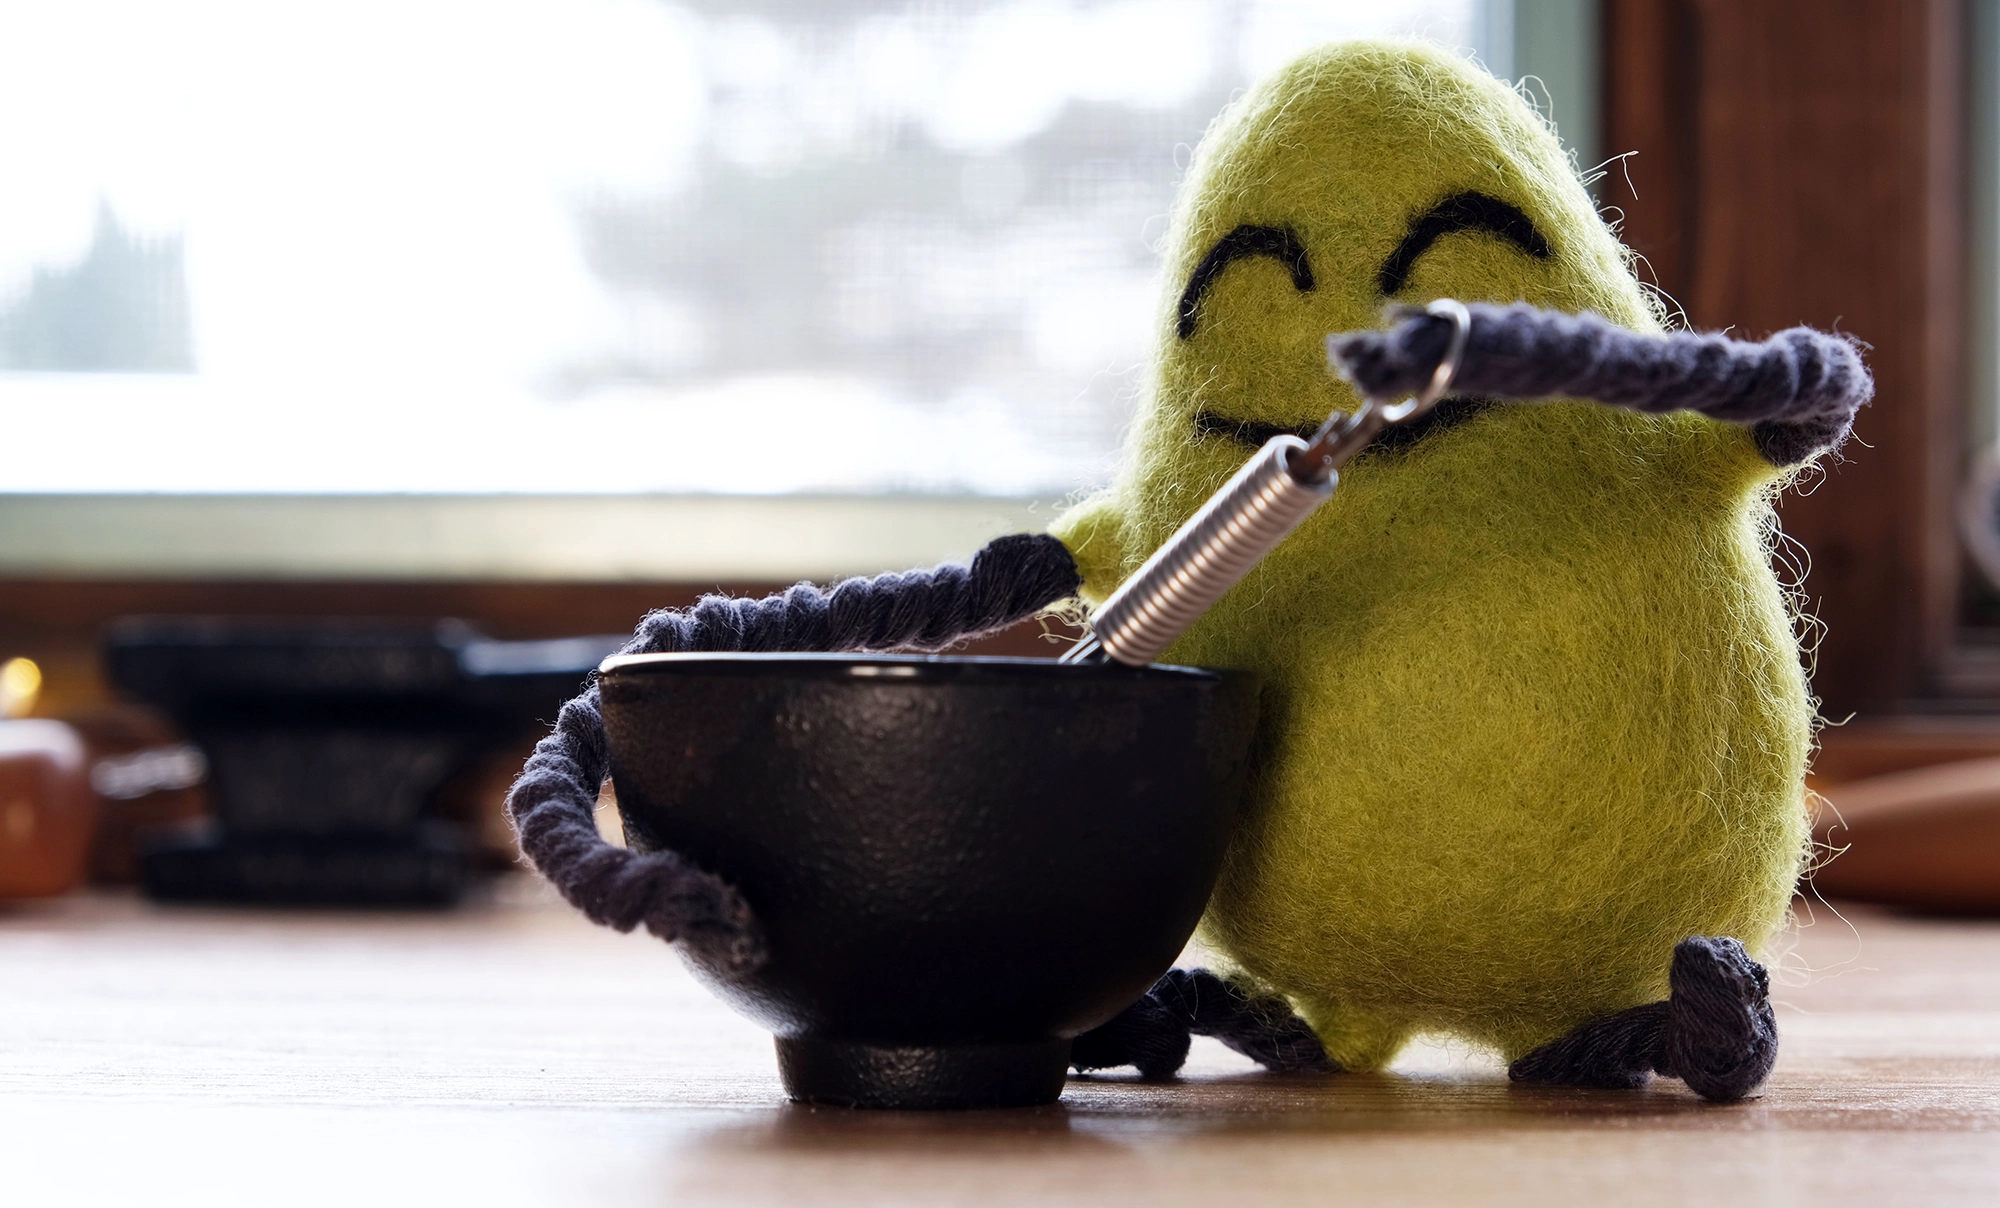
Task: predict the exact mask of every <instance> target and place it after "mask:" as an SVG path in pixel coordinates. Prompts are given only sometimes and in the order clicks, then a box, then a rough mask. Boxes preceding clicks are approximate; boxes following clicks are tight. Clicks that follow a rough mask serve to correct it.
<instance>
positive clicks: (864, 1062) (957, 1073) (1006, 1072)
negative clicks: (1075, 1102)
mask: <svg viewBox="0 0 2000 1208" xmlns="http://www.w3.org/2000/svg"><path fill="white" fill-rule="evenodd" d="M778 1074H779V1077H781V1078H782V1079H783V1080H784V1083H785V1093H786V1094H787V1095H790V1096H791V1097H792V1098H794V1099H796V1100H798V1101H799V1102H801V1103H824V1104H834V1105H838V1106H842V1107H875V1108H887V1109H892V1110H894V1109H900V1110H904V1111H936V1110H940V1109H966V1108H982V1107H989V1108H990V1107H1030V1106H1034V1105H1036V1104H1042V1103H1054V1102H1055V1101H1056V1099H1057V1098H1058V1097H1059V1096H1061V1094H1062V1089H1063V1081H1064V1079H1065V1078H1066V1077H1067V1076H1068V1074H1069V1041H1067V1040H1031V1041H1024V1042H1016V1043H1010V1044H960V1045H939V1046H926V1045H883V1044H864V1043H859V1042H855V1041H844V1040H793V1039H785V1038H783V1037H780V1038H779V1039H778Z"/></svg>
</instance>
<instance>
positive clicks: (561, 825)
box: [507, 533, 1082, 969]
mask: <svg viewBox="0 0 2000 1208" xmlns="http://www.w3.org/2000/svg"><path fill="white" fill-rule="evenodd" d="M1081 585H1082V580H1081V578H1080V577H1079V576H1078V574H1077V570H1076V562H1075V561H1074V560H1073V559H1072V558H1071V557H1070V555H1069V551H1068V550H1067V549H1065V548H1064V547H1063V544H1062V543H1061V542H1060V541H1058V540H1056V539H1055V538H1054V537H1050V536H1047V535H1046V534H1026V533H1021V534H1015V535H1013V536H1008V537H1001V538H999V539H997V540H995V541H993V542H992V543H990V544H988V545H987V546H986V548H984V549H982V550H980V551H979V553H977V554H976V555H974V556H973V559H972V565H971V566H957V565H946V566H940V567H936V568H934V569H932V570H924V571H909V572H906V573H903V574H889V575H877V576H875V577H874V578H872V579H848V580H845V581H843V582H841V583H837V584H835V585H834V586H833V587H832V588H830V589H821V588H817V587H813V586H811V585H810V584H805V583H801V584H799V585H798V586H797V587H794V588H791V589H790V590H788V591H784V592H781V593H779V594H777V595H774V596H768V597H766V598H764V599H761V600H740V599H732V598H730V597H727V596H706V597H703V599H702V600H701V601H700V602H699V603H697V604H696V605H695V606H694V607H693V608H691V609H688V610H687V611H685V612H672V611H661V612H655V613H651V614H648V615H647V617H646V618H645V620H643V621H641V622H640V623H639V629H638V632H637V633H636V634H634V635H633V638H632V640H631V641H630V642H627V643H626V644H625V648H624V650H623V651H622V653H625V654H652V653H659V652H665V651H735V650H749V651H758V650H771V651H824V650H891V649H912V648H914V649H920V650H936V649H941V648H943V647H945V646H948V645H950V644H952V643H953V642H957V641H961V640H963V639H965V638H969V637H974V636H977V635H978V634H981V633H987V632H990V631H992V630H995V629H1000V628H1003V627H1005V626H1007V625H1011V624H1013V623H1014V622H1015V621H1019V620H1021V619H1023V618H1025V617H1030V616H1033V615H1034V614H1035V613H1036V612H1037V611H1038V610H1040V609H1042V608H1044V607H1046V606H1048V605H1050V604H1053V603H1055V602H1056V601H1058V600H1062V599H1066V598H1068V597H1069V596H1073V595H1075V594H1076V592H1077V589H1078V588H1079V587H1080V586H1081ZM599 710H600V705H599V701H598V695H597V689H596V687H594V686H593V687H591V688H590V689H589V690H588V691H586V692H584V693H583V694H582V695H581V696H578V697H577V698H576V699H575V700H572V701H570V702H569V703H568V704H566V705H564V706H563V708H562V712H561V713H559V714H557V716H556V725H555V731H554V732H553V733H551V734H550V735H549V736H548V737H547V738H544V739H543V740H542V741H541V742H539V743H537V744H536V746H535V753H534V754H533V755H532V756H530V757H529V759H528V765H527V767H526V768H524V769H523V770H522V772H521V778H520V779H519V780H517V781H515V782H514V788H513V790H512V791H511V792H509V793H508V795H507V812H508V814H509V815H510V816H511V817H512V818H513V820H514V830H515V834H516V837H517V838H518V839H519V840H520V844H521V851H522V853H523V854H525V855H526V856H527V857H528V859H529V860H530V861H531V862H532V863H533V864H534V866H535V868H536V869H538V870H539V871H540V872H541V874H542V875H543V876H545V877H547V878H548V879H549V880H550V881H551V882H553V883H554V885H555V887H556V889H557V890H559V891H560V892H561V893H562V895H563V897H564V898H566V899H568V901H569V903H570V905H572V906H575V907H576V908H577V909H578V910H581V911H582V912H583V913H584V914H585V915H587V916H589V917H590V919H591V921H592V922H596V923H601V924H603V925H605V926H607V927H614V928H616V929H618V930H619V931H630V930H632V929H633V928H634V927H637V926H640V925H641V924H643V925H644V926H645V928H646V930H648V931H650V932H652V933H653V934H654V935H657V936H659V937H660V938H661V939H663V940H666V941H668V942H669V943H673V942H685V943H688V944H690V945H693V946H695V947H697V948H699V949H701V950H702V951H703V952H704V953H706V954H708V955H709V956H711V957H712V958H714V959H717V960H719V961H720V962H721V963H723V964H724V965H726V966H729V967H732V968H738V969H747V968H754V967H755V966H757V965H758V964H760V963H762V961H763V959H764V940H763V936H762V934H761V932H760V931H759V930H758V927H757V920H756V918H755V917H754V916H753V915H752V914H751V912H750V907H749V905H748V904H747V903H745V902H744V901H743V898H742V897H741V896H740V895H739V894H738V893H737V892H736V890H735V889H733V888H731V887H730V886H729V885H727V884H725V883H724V882H723V881H722V880H721V879H720V878H718V877H716V876H714V875H713V874H711V873H709V872H706V871H703V870H702V869H700V868H697V867H695V866H694V865H693V864H691V863H689V862H688V861H687V860H686V859H684V858H682V857H681V856H680V855H678V854H676V853H674V852H670V851H668V852H653V853H649V854H644V855H642V854H640V853H638V852H634V851H628V850H627V849H625V848H622V847H618V846H615V845H613V844H610V843H607V842H605V841H604V839H603V838H602V837H601V836H599V834H598V833H597V793H598V789H599V787H600V786H602V785H603V783H604V777H605V776H606V775H607V774H608V772H609V770H610V766H611V755H610V751H609V750H608V749H607V747H606V745H605V741H604V718H603V716H602V714H601V713H600V711H599Z"/></svg>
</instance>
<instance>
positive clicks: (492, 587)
mask: <svg viewBox="0 0 2000 1208" xmlns="http://www.w3.org/2000/svg"><path fill="white" fill-rule="evenodd" d="M786 586H789V585H788V584H783V583H755V582H740V583H631V582H616V583H508V582H450V583H413V582H403V581H395V582H369V581H351V580H349V581H328V582H256V581H243V580H144V579H116V580H103V579H0V659H5V658H10V657H13V656H15V655H25V656H27V657H29V658H33V659H35V660H37V661H38V662H39V663H40V664H41V665H42V668H43V671H44V674H45V677H46V678H45V686H44V699H43V705H42V707H41V708H38V709H37V712H39V713H42V714H44V715H51V716H53V715H67V714H73V713H77V712H80V711H85V710H89V709H92V708H95V707H98V706H100V705H102V704H104V703H106V702H107V701H108V700H109V699H110V695H111V694H110V690H109V688H108V687H107V686H106V685H105V683H104V682H103V679H102V677H101V676H100V675H99V672H98V666H97V649H98V640H99V637H100V635H101V634H102V633H103V631H104V627H105V625H106V624H107V623H109V622H110V621H112V620H114V619H116V618H118V617H123V616H133V615H140V614H183V615H215V616H237V617H370V618H405V619H420V620H430V619H440V618H445V617H453V618H457V619H459V620H463V621H468V622H470V623H472V624H473V625H475V626H477V627H478V628H479V629H481V630H482V631H484V632H485V633H487V634H489V635H491V636H493V637H497V638H515V639H520V638H549V637H564V636H570V635H576V634H593V633H629V632H631V630H632V627H633V626H634V625H635V624H637V623H638V620H639V618H640V617H642V616H644V615H645V614H646V613H648V612H650V611H652V610H653V609H656V608H684V607H686V606H688V605H690V604H692V603H694V602H695V600H696V599H698V598H699V597H701V596H702V595H704V594H707V593H710V592H722V593H724V594H727V595H735V596H762V595H767V594H769V593H771V592H774V591H780V590H783V589H784V588H785V587H786ZM1046 628H1047V631H1049V632H1055V633H1058V634H1061V635H1063V638H1064V643H1052V642H1049V641H1046V640H1044V639H1043V637H1042V634H1043V633H1044V631H1045V629H1044V626H1043V624H1042V623H1041V622H1038V621H1028V622H1025V623H1023V624H1021V625H1017V626H1015V627H1014V628H1012V629H1009V630H1007V631H1005V632H1004V633H999V634H995V635H993V636H992V637H989V638H985V639H982V640H980V641H978V642H975V643H970V644H968V645H967V646H966V648H965V652H966V653H974V654H1007V655H1022V656H1029V657H1034V656H1047V657H1053V656H1055V655H1057V654H1060V653H1061V652H1062V650H1063V648H1064V644H1065V643H1066V642H1067V641H1070V640H1074V638H1075V637H1076V636H1077V635H1078V631H1076V630H1073V629H1070V628H1069V627H1067V626H1064V625H1061V624H1059V623H1057V622H1055V621H1053V620H1051V621H1050V622H1049V623H1048V625H1047V627H1046Z"/></svg>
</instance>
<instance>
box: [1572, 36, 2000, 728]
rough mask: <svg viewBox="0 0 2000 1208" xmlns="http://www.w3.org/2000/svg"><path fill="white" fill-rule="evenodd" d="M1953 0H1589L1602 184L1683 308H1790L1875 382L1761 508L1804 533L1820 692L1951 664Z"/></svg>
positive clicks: (1853, 688)
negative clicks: (1773, 503) (1827, 447)
mask: <svg viewBox="0 0 2000 1208" xmlns="http://www.w3.org/2000/svg"><path fill="white" fill-rule="evenodd" d="M1963 16H1964V14H1963V5H1962V4H1961V3H1959V2H1958V0H1758V3H1755V4H1744V3H1741V2H1740V0H1609V2H1608V3H1607V5H1606V21H1605V30H1606V41H1605V54H1606V62H1605V71H1604V79H1605V80H1606V81H1607V88H1606V95H1605V135H1606V141H1605V146H1606V148H1607V152H1608V153H1610V154H1617V153H1620V152H1628V151H1630V152H1636V154H1635V155H1633V156H1632V157H1631V158H1630V159H1629V160H1628V161H1627V162H1626V163H1625V164H1624V165H1623V166H1622V168H1621V169H1620V170H1618V171H1614V172H1613V173H1612V174H1611V175H1610V177H1609V178H1608V179H1607V181H1606V186H1607V192H1606V201H1607V203H1608V204H1609V205H1611V206H1613V207H1615V208H1616V210H1617V211H1618V212H1619V213H1621V214H1622V215H1623V217H1624V220H1625V235H1626V237H1627V238H1628V239H1629V241H1630V242H1631V244H1632V246H1633V247H1634V248H1636V249H1637V250H1638V251H1639V252H1640V253H1641V254H1642V255H1643V256H1645V257H1646V260H1647V263H1648V264H1649V265H1650V270H1651V272H1652V273H1653V274H1654V275H1655V277H1656V279H1657V282H1658V284H1659V285H1660V286H1661V287H1662V288H1664V289H1665V290H1666V291H1667V292H1668V293H1669V294H1670V295H1671V296H1672V297H1673V298H1674V299H1675V300H1676V301H1677V302H1678V303H1679V305H1680V306H1681V307H1683V308H1684V309H1685V312H1686V315H1687V317H1688V320H1689V322H1690V323H1692V324H1693V325H1695V326H1697V327H1701V328H1730V329H1734V330H1735V331H1736V332H1738V333H1739V334H1742V335H1744V336H1750V337H1756V338H1762V337H1763V336H1764V335H1767V334H1769V333H1770V332H1772V331H1775V330H1778V329H1780V328H1784V327H1789V326H1792V325H1794V324H1799V323H1807V324H1812V325H1814V326H1817V327H1821V328H1837V329H1838V330H1841V331H1845V332H1851V333H1853V334H1855V335H1856V336H1859V337H1860V338H1861V339H1862V340H1864V341H1866V342H1867V343H1868V345H1869V353H1868V358H1869V362H1870V364H1871V366H1872V368H1873V369H1874V371H1875V375H1876V383H1877V395H1876V401H1875V403H1874V405H1873V406H1871V407H1869V408H1868V409H1867V410H1866V411H1864V412H1863V413H1862V415H1861V417H1860V419H1859V420H1858V421H1857V423H1856V425H1855V437H1856V439H1855V440H1854V441H1852V442H1850V444H1849V446H1848V448H1847V450H1846V453H1845V456H1844V458H1843V459H1842V460H1840V461H1838V462H1836V463H1835V464H1833V465H1832V466H1830V467H1829V468H1828V469H1827V471H1826V473H1825V476H1824V481H1822V482H1819V483H1818V484H1817V486H1816V487H1815V488H1814V489H1813V490H1811V492H1810V493H1803V492H1795V493H1793V494H1792V495H1790V496H1789V497H1788V499H1787V500H1786V502H1785V503H1784V505H1783V506H1782V508H1781V512H1782V514H1783V518H1784V524H1785V528H1786V530H1787V532H1789V533H1790V534H1791V535H1792V536H1793V537H1795V538H1797V539H1798V540H1799V541H1801V542H1803V543H1804V545H1805V546H1806V548H1807V549H1809V550H1810V551H1811V562H1812V568H1813V569H1812V574H1811V576H1810V578H1809V579H1808V580H1807V583H1806V590H1807V594H1808V597H1809V600H1810V603H1811V606H1812V607H1813V609H1814V611H1816V612H1817V613H1818V615H1819V616H1820V617H1821V618H1822V619H1823V620H1824V621H1825V622H1826V626H1827V630H1826V637H1825V641H1824V642H1823V643H1822V644H1821V646H1820V648H1819V652H1818V657H1817V661H1816V668H1815V674H1814V681H1813V682H1814V686H1815V688H1816V689H1817V690H1818V692H1819V693H1820V695H1821V696H1822V697H1823V698H1824V699H1825V701H1826V704H1827V709H1828V712H1829V714H1830V715H1832V716H1836V717H1838V716H1840V715H1842V714H1844V713H1847V712H1849V711H1852V710H1856V709H1860V710H1870V709H1874V710H1881V709H1890V708H1895V707H1898V706H1902V705H1906V704H1907V703H1908V702H1911V701H1914V700H1919V699H1924V698H1928V697H1934V696H1937V695H1941V694H1944V693H1946V692H1953V691H1967V690H1971V691H1975V692H1984V693H1986V694H1988V695H1990V694H1992V690H1993V681H1991V680H1990V679H1989V680H1987V681H1985V682H1984V683H1983V684H1981V685H1976V686H1974V685H1967V684H1964V683H1961V682H1960V681H1961V680H1962V679H1963V677H1962V676H1954V675H1953V674H1952V673H1953V671H1954V663H1955V661H1956V660H1957V658H1958V651H1957V646H1956V643H1957V641H1958V609H1959V598H1958V586H1959V574H1960V569H1961V565H1960V564H1961V557H1960V554H1959V552H1958V545H1957V539H1956V536H1955V533H1954V530H1953V524H1952V514H1951V503H1952V496H1953V494H1954V492H1955V490H1956V486H1957V483H1958V482H1959V477H1960V473H1961V470H1962V466H1963V454H1964V444H1965V428H1964V413H1963V410H1962V407H1963V378H1964V367H1965V344H1964V331H1963V319H1964V309H1965V297H1966V295H1965V289H1966V281H1965V276H1964V254H1963V253H1964V235H1965V230H1964V228H1965V210H1964V179H1963V173H1964V170H1965V147H1964V114H1965V105H1966V100H1965V81H1964V69H1963V59H1964V55H1965V50H1964V43H1963V32H1962V28H1961V27H1962V24H1963Z"/></svg>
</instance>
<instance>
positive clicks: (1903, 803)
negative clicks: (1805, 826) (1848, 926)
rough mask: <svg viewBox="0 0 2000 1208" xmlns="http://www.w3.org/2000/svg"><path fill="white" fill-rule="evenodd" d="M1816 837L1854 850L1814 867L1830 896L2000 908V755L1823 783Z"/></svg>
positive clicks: (1952, 908)
mask: <svg viewBox="0 0 2000 1208" xmlns="http://www.w3.org/2000/svg"><path fill="white" fill-rule="evenodd" d="M1821 793H1822V796H1823V797H1824V799H1825V800H1824V803H1823V804H1822V805H1821V806H1820V808H1819V812H1818V816H1817V817H1816V818H1815V819H1814V822H1813V835H1814V837H1815V838H1817V839H1818V840H1819V841H1820V842H1822V843H1824V844H1826V845H1828V846H1829V847H1831V848H1834V849H1836V850H1837V851H1838V850H1839V849H1842V848H1845V849H1846V850H1845V851H1840V852H1839V854H1838V855H1835V856H1833V857H1832V858H1831V859H1829V860H1828V861H1827V862H1826V864H1825V865H1824V866H1823V867H1821V868H1820V869H1819V870H1818V871H1816V872H1815V873H1814V874H1813V884H1814V886H1816V887H1817V888H1818V889H1819V890H1820V892H1822V893H1824V894H1826V895H1827V896H1829V897H1842V898H1854V899H1857V900H1860V901H1864V902H1880V903H1883V904H1885V905H1890V906H1903V907H1908V908H1911V909H1915V910H1930V911H1940V912H1946V913H1952V914H1986V915H2000V758H1992V759H1968V760H1963V761H1960V762H1958V763H1946V764H1939V765H1937V766H1935V767H1928V768H1919V769H1917V770H1915V771H1909V772H1892V773H1890V774H1888V775H1886V776H1871V777H1869V778H1867V779H1865V780H1852V781H1848V782H1847V783H1845V784H1834V785H1828V786H1825V787H1823V788H1822V790H1821Z"/></svg>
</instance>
